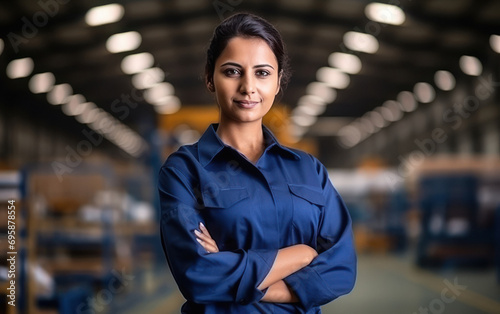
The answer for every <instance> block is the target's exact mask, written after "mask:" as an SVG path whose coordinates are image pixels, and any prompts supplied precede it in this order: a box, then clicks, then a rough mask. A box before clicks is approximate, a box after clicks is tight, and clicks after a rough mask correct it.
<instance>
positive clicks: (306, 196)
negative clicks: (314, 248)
mask: <svg viewBox="0 0 500 314" xmlns="http://www.w3.org/2000/svg"><path fill="white" fill-rule="evenodd" d="M288 189H289V190H290V192H291V197H292V203H293V233H294V239H295V241H296V242H297V243H306V244H310V245H316V236H317V232H318V226H319V222H320V218H321V211H322V208H323V207H324V206H325V204H326V201H325V197H324V196H323V193H322V191H321V190H320V189H315V188H313V187H310V186H306V185H300V184H291V183H289V184H288Z"/></svg>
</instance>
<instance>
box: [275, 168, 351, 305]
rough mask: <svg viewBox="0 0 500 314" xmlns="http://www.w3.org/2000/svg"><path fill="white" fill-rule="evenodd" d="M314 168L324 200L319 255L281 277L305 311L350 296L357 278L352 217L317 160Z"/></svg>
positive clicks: (319, 236)
mask: <svg viewBox="0 0 500 314" xmlns="http://www.w3.org/2000/svg"><path fill="white" fill-rule="evenodd" d="M317 168H318V172H319V175H320V177H321V178H322V189H323V194H324V197H325V200H326V203H325V204H326V205H325V206H324V208H323V212H322V214H321V220H320V224H319V228H318V237H317V240H316V242H317V243H316V250H317V251H318V253H319V255H318V256H317V257H316V258H315V259H314V260H313V261H312V262H311V263H310V264H309V265H308V266H306V267H304V268H302V269H301V270H299V271H297V272H295V273H293V274H291V275H290V276H288V277H286V278H284V281H285V283H286V284H287V285H288V286H289V287H290V288H291V289H292V290H293V291H294V292H295V294H296V295H297V297H298V298H299V300H300V302H301V304H302V306H303V307H304V308H305V309H306V310H308V309H310V308H312V307H315V306H320V305H323V304H326V303H328V302H330V301H332V300H334V299H336V298H338V297H339V296H341V295H344V294H347V293H349V292H350V291H351V290H352V288H353V287H354V282H355V279H356V253H355V250H354V244H353V236H352V227H351V218H350V216H349V213H348V211H347V208H346V206H345V204H344V202H343V200H342V199H341V197H340V195H339V194H338V193H337V191H336V190H335V188H334V187H333V186H332V184H331V182H330V180H329V178H328V172H327V170H326V169H325V167H324V166H323V165H321V164H320V163H319V161H317Z"/></svg>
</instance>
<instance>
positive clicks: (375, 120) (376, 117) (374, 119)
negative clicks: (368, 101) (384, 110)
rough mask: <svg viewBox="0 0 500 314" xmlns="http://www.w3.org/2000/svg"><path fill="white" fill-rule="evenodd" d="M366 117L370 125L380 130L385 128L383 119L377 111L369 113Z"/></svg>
mask: <svg viewBox="0 0 500 314" xmlns="http://www.w3.org/2000/svg"><path fill="white" fill-rule="evenodd" d="M366 115H367V117H368V118H369V119H370V121H371V123H372V124H373V125H374V126H376V127H377V128H379V129H381V128H383V127H384V126H386V122H385V120H384V117H382V115H381V114H380V113H378V112H377V111H370V112H368V113H367V114H366Z"/></svg>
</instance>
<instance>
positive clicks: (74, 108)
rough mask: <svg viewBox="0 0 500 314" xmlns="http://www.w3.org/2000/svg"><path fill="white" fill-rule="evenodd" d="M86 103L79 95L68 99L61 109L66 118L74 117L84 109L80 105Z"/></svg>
mask: <svg viewBox="0 0 500 314" xmlns="http://www.w3.org/2000/svg"><path fill="white" fill-rule="evenodd" d="M85 102H86V100H85V97H83V95H80V94H76V95H72V96H69V97H68V101H67V102H66V103H65V104H63V105H62V107H61V109H62V111H63V112H64V114H66V115H67V116H76V115H79V114H81V113H82V112H83V110H84V109H85V108H84V107H83V106H82V105H83V104H84V103H85Z"/></svg>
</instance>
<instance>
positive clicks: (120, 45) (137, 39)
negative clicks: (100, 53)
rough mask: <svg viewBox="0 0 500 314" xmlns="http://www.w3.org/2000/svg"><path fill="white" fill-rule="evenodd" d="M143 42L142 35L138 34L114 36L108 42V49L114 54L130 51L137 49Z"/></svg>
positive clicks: (128, 33)
mask: <svg viewBox="0 0 500 314" xmlns="http://www.w3.org/2000/svg"><path fill="white" fill-rule="evenodd" d="M141 41H142V38H141V34H139V33H138V32H127V33H120V34H114V35H112V36H111V37H109V38H108V40H107V41H106V49H108V51H109V52H112V53H117V52H123V51H130V50H134V49H137V48H138V47H139V46H140V45H141Z"/></svg>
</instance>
